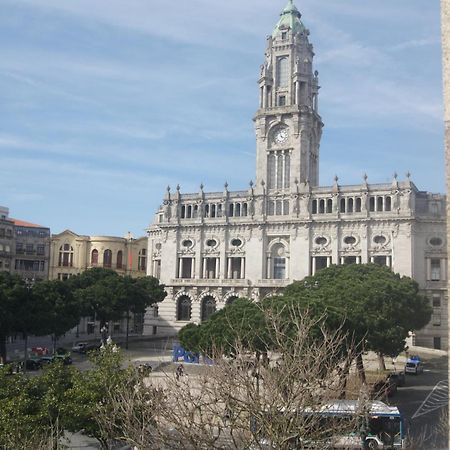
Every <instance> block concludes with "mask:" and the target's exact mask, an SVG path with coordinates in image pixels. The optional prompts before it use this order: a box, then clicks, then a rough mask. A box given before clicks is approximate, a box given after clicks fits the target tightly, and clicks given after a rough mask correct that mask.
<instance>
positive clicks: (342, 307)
mask: <svg viewBox="0 0 450 450" xmlns="http://www.w3.org/2000/svg"><path fill="white" fill-rule="evenodd" d="M283 302H287V303H289V304H298V305H300V306H301V307H302V308H303V309H304V310H308V311H309V313H310V314H313V315H316V316H317V315H320V316H324V317H326V323H327V325H328V326H329V327H330V329H337V328H339V327H341V326H343V327H344V330H345V331H346V332H347V333H348V336H349V337H350V338H352V339H353V341H354V342H355V343H359V351H358V356H357V364H358V367H359V370H360V374H361V377H362V378H364V369H363V366H362V352H363V351H364V350H372V351H374V352H376V353H378V354H379V355H390V356H395V355H397V354H398V353H399V352H400V351H402V350H403V349H404V347H405V338H406V337H407V335H408V332H409V331H412V330H418V329H420V328H422V327H423V326H425V325H426V324H427V323H428V322H429V320H430V317H431V308H430V306H429V303H428V301H427V299H426V298H424V297H422V296H421V295H420V294H419V289H418V284H417V283H416V282H415V281H414V280H412V279H411V278H409V277H401V276H400V275H398V274H395V273H394V272H392V271H391V270H390V269H389V268H387V267H382V266H378V265H375V264H362V265H356V264H352V265H343V266H332V267H330V268H327V269H323V270H321V271H319V272H318V273H317V274H316V275H314V276H312V277H307V278H305V279H304V280H303V281H299V282H295V283H293V284H291V285H290V286H288V287H287V288H286V289H285V291H284V295H283Z"/></svg>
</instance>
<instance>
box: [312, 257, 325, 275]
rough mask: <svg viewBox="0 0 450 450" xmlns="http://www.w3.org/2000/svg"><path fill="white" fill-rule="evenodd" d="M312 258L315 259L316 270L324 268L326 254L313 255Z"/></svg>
mask: <svg viewBox="0 0 450 450" xmlns="http://www.w3.org/2000/svg"><path fill="white" fill-rule="evenodd" d="M314 259H315V260H316V272H318V271H319V270H322V269H326V267H327V260H328V257H327V256H315V257H314Z"/></svg>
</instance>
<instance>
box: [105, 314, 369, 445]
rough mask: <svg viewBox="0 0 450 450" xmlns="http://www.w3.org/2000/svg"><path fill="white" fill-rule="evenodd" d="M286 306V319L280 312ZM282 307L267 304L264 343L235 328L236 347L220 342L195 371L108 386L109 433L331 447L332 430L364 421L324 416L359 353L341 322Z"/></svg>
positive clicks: (133, 440) (138, 441)
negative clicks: (228, 350)
mask: <svg viewBox="0 0 450 450" xmlns="http://www.w3.org/2000/svg"><path fill="white" fill-rule="evenodd" d="M287 312H288V313H289V314H290V317H291V320H290V321H289V323H286V321H285V319H283V320H282V318H281V316H282V315H283V316H284V318H285V317H286V316H285V314H286V313H287ZM282 313H283V314H281V313H277V314H275V313H273V312H265V314H266V322H267V327H268V331H269V332H268V333H266V334H265V336H266V338H265V339H267V341H268V342H267V351H266V352H261V351H258V352H256V351H252V349H249V348H248V347H247V348H246V347H244V346H243V345H242V340H241V339H240V338H239V335H237V337H236V339H235V340H234V342H228V343H227V345H228V347H229V346H230V345H231V346H232V348H233V352H232V353H233V355H235V357H233V358H226V357H224V356H223V354H224V353H223V349H220V348H214V349H213V351H212V352H211V351H210V354H209V355H208V356H209V357H210V358H211V359H212V360H213V361H214V364H212V365H210V366H203V367H202V369H201V370H199V371H198V372H199V373H197V374H189V375H186V376H181V377H176V376H175V374H174V373H173V371H171V372H167V373H162V372H160V373H158V372H156V373H152V375H151V376H150V377H148V378H145V379H142V377H141V378H139V376H138V375H137V374H136V376H135V378H130V380H129V383H127V384H126V385H124V386H122V387H121V388H120V389H118V390H115V391H114V392H110V394H109V397H110V398H109V399H108V402H107V403H108V405H107V407H106V406H105V407H100V408H99V414H98V417H97V420H98V421H99V423H100V425H101V426H102V428H103V429H104V431H105V432H106V434H107V435H109V436H111V438H113V439H115V440H118V441H121V442H126V443H128V444H131V445H135V446H136V447H137V448H138V449H139V450H145V449H158V448H159V449H163V448H171V449H224V448H229V449H242V448H252V449H262V448H266V449H267V448H277V449H289V448H306V447H307V445H310V446H311V443H314V448H316V449H322V448H323V449H326V448H331V445H332V437H333V436H336V435H339V434H345V432H346V431H350V430H352V431H354V430H355V429H356V428H357V425H356V421H357V420H358V417H357V416H358V415H355V416H354V417H352V418H351V419H348V418H347V420H343V419H342V417H338V416H336V415H335V416H333V414H330V415H329V419H328V420H327V422H326V424H325V426H324V423H323V415H320V414H317V413H318V412H319V411H323V410H324V409H326V408H329V407H330V405H331V404H333V402H334V400H335V399H337V398H339V397H341V388H342V376H341V375H342V373H343V372H344V371H348V367H349V366H350V363H351V361H352V360H353V359H354V353H353V352H352V349H348V341H347V339H346V336H345V335H344V334H343V333H342V331H341V330H338V331H336V332H329V331H327V330H326V328H325V327H324V326H323V324H322V321H320V320H312V319H311V318H310V317H309V316H307V315H304V314H302V313H300V312H299V311H298V310H296V309H294V308H292V309H290V310H289V311H283V312H282ZM348 396H349V393H347V397H348ZM350 397H351V398H357V397H358V393H350ZM360 403H361V414H362V413H363V409H364V403H363V402H362V401H361V402H360ZM294 446H295V447H294ZM309 448H311V447H309Z"/></svg>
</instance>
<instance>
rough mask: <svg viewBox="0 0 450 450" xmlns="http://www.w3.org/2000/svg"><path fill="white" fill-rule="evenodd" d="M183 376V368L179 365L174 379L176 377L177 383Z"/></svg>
mask: <svg viewBox="0 0 450 450" xmlns="http://www.w3.org/2000/svg"><path fill="white" fill-rule="evenodd" d="M183 375H184V366H183V364H180V365H179V366H178V367H177V370H176V377H177V381H178V380H179V379H180V377H182V376H183Z"/></svg>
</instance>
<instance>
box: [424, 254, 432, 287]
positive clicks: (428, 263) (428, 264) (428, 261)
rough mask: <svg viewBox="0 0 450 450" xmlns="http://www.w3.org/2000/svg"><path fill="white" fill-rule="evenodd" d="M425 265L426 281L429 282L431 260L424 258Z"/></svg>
mask: <svg viewBox="0 0 450 450" xmlns="http://www.w3.org/2000/svg"><path fill="white" fill-rule="evenodd" d="M425 261H426V264H427V281H428V280H431V258H425Z"/></svg>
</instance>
